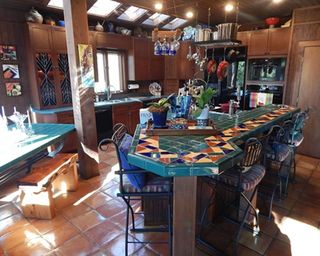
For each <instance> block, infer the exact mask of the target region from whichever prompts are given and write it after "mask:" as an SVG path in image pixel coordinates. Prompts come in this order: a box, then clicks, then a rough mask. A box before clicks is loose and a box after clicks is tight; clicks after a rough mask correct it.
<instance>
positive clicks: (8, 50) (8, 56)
mask: <svg viewBox="0 0 320 256" xmlns="http://www.w3.org/2000/svg"><path fill="white" fill-rule="evenodd" d="M0 60H17V50H16V47H15V46H12V45H0Z"/></svg>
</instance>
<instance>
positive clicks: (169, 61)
mask: <svg viewBox="0 0 320 256" xmlns="http://www.w3.org/2000/svg"><path fill="white" fill-rule="evenodd" d="M189 46H192V44H191V42H189V41H184V42H180V49H179V50H178V52H177V55H175V56H165V79H177V80H186V79H191V78H193V75H194V72H195V65H194V61H189V60H188V59H187V54H188V52H189ZM192 52H194V47H193V48H192Z"/></svg>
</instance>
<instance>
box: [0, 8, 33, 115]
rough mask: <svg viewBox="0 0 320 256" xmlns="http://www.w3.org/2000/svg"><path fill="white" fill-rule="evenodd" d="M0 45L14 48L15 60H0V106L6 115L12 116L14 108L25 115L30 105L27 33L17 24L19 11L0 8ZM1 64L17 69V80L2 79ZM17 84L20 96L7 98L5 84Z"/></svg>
mask: <svg viewBox="0 0 320 256" xmlns="http://www.w3.org/2000/svg"><path fill="white" fill-rule="evenodd" d="M0 10H1V11H0V13H1V14H3V15H4V16H1V15H0V45H13V46H16V50H17V60H12V61H11V60H8V61H1V60H0V66H1V67H0V69H1V75H0V105H3V106H5V108H6V110H7V111H6V113H7V114H8V115H9V114H12V112H13V107H14V106H15V107H16V108H17V110H18V111H20V112H23V113H25V112H26V110H27V108H28V107H29V105H30V86H29V81H28V57H27V51H26V38H27V31H26V28H25V26H24V24H23V23H20V22H17V20H19V18H17V19H15V17H16V16H19V15H23V14H22V13H21V12H20V11H15V10H9V9H8V10H7V13H6V14H4V12H5V11H4V10H3V9H2V8H0ZM4 18H5V19H4ZM3 64H15V65H18V68H19V74H20V78H19V79H4V78H3V75H2V65H3ZM8 82H18V83H20V85H21V86H22V95H20V96H15V97H9V96H7V93H6V86H5V83H8Z"/></svg>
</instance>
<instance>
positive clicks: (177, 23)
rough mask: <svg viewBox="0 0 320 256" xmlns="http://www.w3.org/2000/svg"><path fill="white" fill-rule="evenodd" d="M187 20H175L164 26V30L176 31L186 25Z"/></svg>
mask: <svg viewBox="0 0 320 256" xmlns="http://www.w3.org/2000/svg"><path fill="white" fill-rule="evenodd" d="M186 22H187V20H184V19H180V18H175V19H174V20H172V21H170V22H169V23H168V24H166V25H165V26H163V28H164V29H176V28H178V27H180V26H182V25H183V24H185V23H186Z"/></svg>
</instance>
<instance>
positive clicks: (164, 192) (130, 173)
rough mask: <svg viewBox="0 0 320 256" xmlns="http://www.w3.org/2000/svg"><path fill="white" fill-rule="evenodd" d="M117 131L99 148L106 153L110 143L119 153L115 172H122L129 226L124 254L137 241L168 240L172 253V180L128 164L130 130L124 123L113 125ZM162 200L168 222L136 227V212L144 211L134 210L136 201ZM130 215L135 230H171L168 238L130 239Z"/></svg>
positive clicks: (121, 179) (120, 185)
mask: <svg viewBox="0 0 320 256" xmlns="http://www.w3.org/2000/svg"><path fill="white" fill-rule="evenodd" d="M113 130H114V133H113V135H112V138H111V139H104V140H102V141H101V142H100V143H99V149H100V150H101V151H103V152H107V151H108V146H109V145H113V146H114V147H115V149H116V152H117V158H118V162H119V165H120V169H119V171H116V172H115V173H116V174H118V175H119V178H120V182H119V193H118V194H117V196H118V197H121V198H122V199H123V200H124V202H125V204H126V206H127V209H126V223H125V226H126V229H125V255H128V244H130V243H131V244H132V243H133V244H135V243H143V244H148V243H158V244H159V243H161V244H162V243H167V244H168V245H169V254H170V255H171V254H172V179H170V178H163V177H160V176H157V175H153V174H151V173H150V172H148V171H145V170H142V169H140V168H139V167H136V166H132V165H130V164H129V163H128V160H127V154H128V152H129V148H130V146H131V144H132V140H133V138H132V136H131V135H129V134H128V133H127V132H128V129H127V128H126V127H125V125H123V124H116V125H115V126H114V127H113ZM146 197H149V198H152V199H163V198H166V199H167V201H168V208H167V225H166V226H161V227H150V228H146V227H144V228H137V227H136V224H135V215H136V214H143V211H142V212H138V213H136V212H134V210H133V202H136V201H141V200H142V199H143V198H146ZM130 217H131V221H132V228H131V229H130V231H132V232H137V233H141V232H168V233H169V236H168V240H167V241H138V240H132V241H129V223H130Z"/></svg>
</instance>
